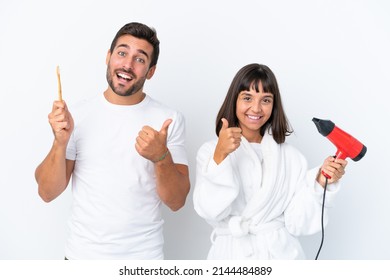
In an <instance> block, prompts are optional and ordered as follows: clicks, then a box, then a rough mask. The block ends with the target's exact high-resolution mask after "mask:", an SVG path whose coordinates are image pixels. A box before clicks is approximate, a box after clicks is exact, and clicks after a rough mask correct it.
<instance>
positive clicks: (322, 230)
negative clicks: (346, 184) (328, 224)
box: [315, 176, 328, 260]
mask: <svg viewBox="0 0 390 280" xmlns="http://www.w3.org/2000/svg"><path fill="white" fill-rule="evenodd" d="M327 186H328V178H327V177H326V176H325V186H324V194H323V196H322V211H321V232H322V238H321V244H320V248H318V252H317V256H316V258H315V260H317V259H318V255H319V254H320V251H321V249H322V244H323V243H324V236H325V230H324V212H325V194H326V187H327Z"/></svg>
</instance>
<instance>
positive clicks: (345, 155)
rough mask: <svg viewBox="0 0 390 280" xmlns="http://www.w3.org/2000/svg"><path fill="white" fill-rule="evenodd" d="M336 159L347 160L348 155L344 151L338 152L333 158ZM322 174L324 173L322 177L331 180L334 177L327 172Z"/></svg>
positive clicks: (322, 171)
mask: <svg viewBox="0 0 390 280" xmlns="http://www.w3.org/2000/svg"><path fill="white" fill-rule="evenodd" d="M333 157H334V158H335V159H338V158H340V159H346V158H347V154H346V153H344V152H343V151H341V150H337V152H336V155H334V156H333ZM321 173H322V175H324V176H325V177H326V178H328V179H331V178H332V177H331V176H329V175H328V174H326V173H325V172H324V170H321Z"/></svg>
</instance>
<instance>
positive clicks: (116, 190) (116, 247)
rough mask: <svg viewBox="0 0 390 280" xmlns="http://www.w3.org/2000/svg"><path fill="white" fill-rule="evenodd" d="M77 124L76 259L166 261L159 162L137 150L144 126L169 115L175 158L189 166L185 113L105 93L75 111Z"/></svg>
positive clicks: (72, 230)
mask: <svg viewBox="0 0 390 280" xmlns="http://www.w3.org/2000/svg"><path fill="white" fill-rule="evenodd" d="M71 113H72V116H73V119H74V121H75V128H74V131H73V134H72V136H71V139H70V141H69V144H68V147H67V153H66V158H67V159H69V160H75V168H74V171H73V175H72V192H73V206H72V214H71V217H70V220H69V238H68V241H67V244H66V249H65V256H66V257H67V258H68V259H162V258H163V242H164V240H163V234H162V225H163V220H162V217H161V209H160V207H161V200H160V198H159V196H158V194H157V192H156V181H155V173H154V164H153V163H152V162H151V161H149V160H147V159H145V158H143V157H142V156H141V155H139V154H138V152H137V151H136V149H135V143H136V137H137V136H138V133H139V131H140V130H141V129H142V127H143V126H146V125H147V126H151V127H152V128H154V129H155V130H157V131H159V130H160V129H161V127H162V125H163V123H164V121H165V120H167V119H172V120H173V122H172V123H171V124H170V126H169V129H168V139H167V146H168V149H169V151H170V153H171V155H172V158H173V161H174V162H175V163H179V164H185V165H188V162H187V157H186V151H185V121H184V118H183V116H182V115H181V114H180V113H178V112H177V111H174V110H172V109H170V108H168V107H166V106H164V105H162V104H160V103H159V102H157V101H155V100H153V99H152V98H151V97H150V96H148V95H146V97H145V98H144V100H143V101H142V102H141V103H139V104H136V105H131V106H122V105H114V104H111V103H109V102H108V101H107V100H106V99H105V97H104V95H103V94H99V95H98V96H95V97H93V98H91V99H90V100H87V101H85V102H82V103H81V104H79V105H78V106H76V107H75V108H72V109H71Z"/></svg>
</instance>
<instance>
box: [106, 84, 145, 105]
mask: <svg viewBox="0 0 390 280" xmlns="http://www.w3.org/2000/svg"><path fill="white" fill-rule="evenodd" d="M145 96H146V94H145V93H144V92H142V90H140V91H139V92H136V93H134V94H132V95H130V96H120V95H118V94H116V93H115V92H113V91H112V90H111V88H108V89H107V90H106V91H105V92H104V97H105V98H106V99H107V101H108V102H110V103H112V104H115V105H135V104H138V103H140V102H141V101H142V100H144V98H145Z"/></svg>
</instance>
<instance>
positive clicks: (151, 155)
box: [135, 119, 172, 162]
mask: <svg viewBox="0 0 390 280" xmlns="http://www.w3.org/2000/svg"><path fill="white" fill-rule="evenodd" d="M171 123H172V119H167V120H166V121H165V122H164V123H163V125H162V127H161V129H160V131H157V130H154V129H153V128H152V127H150V126H144V127H143V128H142V129H141V131H140V132H139V133H138V136H137V138H136V143H135V149H136V150H137V152H138V153H139V154H140V155H141V156H143V157H144V158H146V159H148V160H151V161H153V162H157V161H159V160H162V159H163V158H164V157H165V155H166V153H167V151H168V148H167V137H168V127H169V125H170V124H171Z"/></svg>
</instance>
